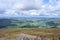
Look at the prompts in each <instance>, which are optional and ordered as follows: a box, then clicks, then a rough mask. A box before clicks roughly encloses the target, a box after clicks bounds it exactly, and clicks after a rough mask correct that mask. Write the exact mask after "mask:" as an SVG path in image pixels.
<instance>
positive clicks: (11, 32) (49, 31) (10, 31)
mask: <svg viewBox="0 0 60 40" xmlns="http://www.w3.org/2000/svg"><path fill="white" fill-rule="evenodd" d="M21 33H24V34H31V35H36V36H40V35H42V36H45V35H50V36H53V35H54V36H60V28H4V29H0V37H7V36H9V37H16V35H17V34H21Z"/></svg>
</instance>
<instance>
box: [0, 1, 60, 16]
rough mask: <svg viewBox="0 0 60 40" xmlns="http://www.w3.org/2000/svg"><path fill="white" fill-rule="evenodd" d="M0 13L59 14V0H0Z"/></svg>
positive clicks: (16, 14) (26, 14) (18, 14)
mask: <svg viewBox="0 0 60 40" xmlns="http://www.w3.org/2000/svg"><path fill="white" fill-rule="evenodd" d="M0 15H15V16H21V15H23V16H60V0H0Z"/></svg>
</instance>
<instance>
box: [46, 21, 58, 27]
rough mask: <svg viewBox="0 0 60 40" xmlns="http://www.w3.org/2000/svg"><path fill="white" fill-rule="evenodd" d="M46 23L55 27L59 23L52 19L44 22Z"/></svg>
mask: <svg viewBox="0 0 60 40" xmlns="http://www.w3.org/2000/svg"><path fill="white" fill-rule="evenodd" d="M46 24H47V25H49V26H53V27H52V28H57V26H58V25H59V24H58V23H55V22H54V21H49V22H46Z"/></svg>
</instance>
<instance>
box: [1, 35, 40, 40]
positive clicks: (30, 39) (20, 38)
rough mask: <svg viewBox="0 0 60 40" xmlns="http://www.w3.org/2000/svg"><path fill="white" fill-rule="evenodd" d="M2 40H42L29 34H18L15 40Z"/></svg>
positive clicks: (4, 38)
mask: <svg viewBox="0 0 60 40" xmlns="http://www.w3.org/2000/svg"><path fill="white" fill-rule="evenodd" d="M0 40H41V38H40V37H37V36H33V35H28V34H18V35H17V36H16V37H15V38H10V37H3V38H0Z"/></svg>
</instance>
